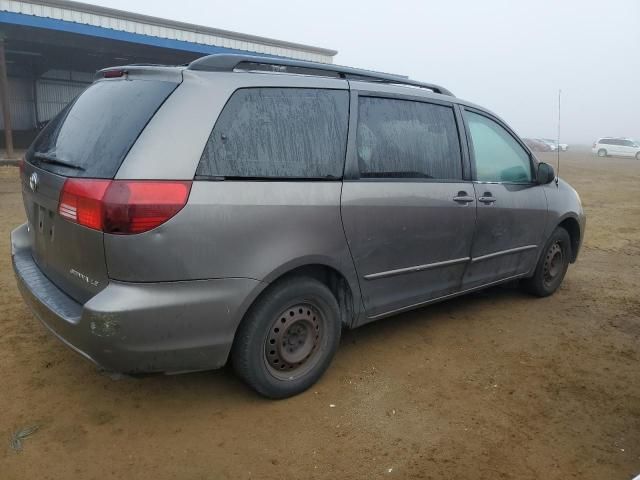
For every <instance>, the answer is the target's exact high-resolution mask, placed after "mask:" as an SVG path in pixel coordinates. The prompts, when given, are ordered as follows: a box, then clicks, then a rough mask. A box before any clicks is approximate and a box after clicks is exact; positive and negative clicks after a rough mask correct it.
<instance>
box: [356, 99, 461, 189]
mask: <svg viewBox="0 0 640 480" xmlns="http://www.w3.org/2000/svg"><path fill="white" fill-rule="evenodd" d="M357 146H358V164H359V166H360V176H361V177H362V178H428V179H441V180H458V179H461V178H462V162H461V154H460V142H459V139H458V129H457V126H456V121H455V116H454V113H453V109H452V108H451V107H448V106H443V105H437V104H431V103H422V102H414V101H410V100H395V99H389V98H377V97H360V99H359V103H358V131H357Z"/></svg>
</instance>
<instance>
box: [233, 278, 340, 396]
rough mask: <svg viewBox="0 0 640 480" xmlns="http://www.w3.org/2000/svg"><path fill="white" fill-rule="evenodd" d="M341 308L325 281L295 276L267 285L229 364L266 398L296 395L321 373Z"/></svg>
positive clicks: (337, 338) (332, 350)
mask: <svg viewBox="0 0 640 480" xmlns="http://www.w3.org/2000/svg"><path fill="white" fill-rule="evenodd" d="M340 333H341V322H340V309H339V307H338V302H337V301H336V298H335V297H334V295H333V294H332V293H331V290H329V288H327V286H326V285H324V284H323V283H321V282H319V281H317V280H315V279H312V278H308V277H295V278H289V279H285V280H282V281H280V282H277V283H276V284H274V285H273V286H271V287H269V290H268V291H266V292H265V293H264V294H263V295H262V296H261V297H260V298H259V299H258V301H257V302H256V304H255V305H254V306H253V307H252V308H251V310H250V311H249V313H248V314H247V316H246V317H245V319H244V320H243V321H242V324H241V325H240V328H239V329H238V332H237V334H236V338H235V341H234V345H233V350H232V353H231V355H232V356H231V360H232V363H233V367H234V369H235V371H236V373H237V374H238V376H240V377H241V378H242V379H243V380H244V381H245V382H246V383H247V384H248V385H249V386H250V387H252V388H253V389H254V390H256V391H257V392H258V393H260V394H261V395H264V396H266V397H269V398H286V397H290V396H293V395H297V394H298V393H301V392H303V391H305V390H306V389H307V388H309V387H310V386H311V385H313V384H314V383H315V382H316V381H318V379H319V378H320V377H321V376H322V374H323V373H324V372H325V370H326V369H327V367H328V366H329V364H330V363H331V360H332V359H333V356H334V354H335V352H336V349H337V348H338V344H339V342H340Z"/></svg>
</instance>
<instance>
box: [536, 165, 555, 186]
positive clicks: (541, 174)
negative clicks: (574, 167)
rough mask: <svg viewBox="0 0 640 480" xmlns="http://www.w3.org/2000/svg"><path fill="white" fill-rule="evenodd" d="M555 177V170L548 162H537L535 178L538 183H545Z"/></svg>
mask: <svg viewBox="0 0 640 480" xmlns="http://www.w3.org/2000/svg"><path fill="white" fill-rule="evenodd" d="M555 178H556V172H554V171H553V167H552V166H551V165H549V164H548V163H544V162H540V163H539V164H538V174H537V176H536V180H537V181H538V183H539V184H540V185H546V184H547V183H551V182H553V180H554V179H555Z"/></svg>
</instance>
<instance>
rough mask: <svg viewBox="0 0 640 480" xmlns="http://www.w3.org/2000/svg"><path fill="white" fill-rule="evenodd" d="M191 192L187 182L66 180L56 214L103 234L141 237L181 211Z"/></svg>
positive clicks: (189, 184) (189, 183)
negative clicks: (140, 235)
mask: <svg viewBox="0 0 640 480" xmlns="http://www.w3.org/2000/svg"><path fill="white" fill-rule="evenodd" d="M190 191H191V182H190V181H173V180H169V181H164V180H97V179H82V178H69V179H67V180H66V181H65V183H64V187H63V188H62V193H61V194H60V202H59V205H58V213H59V214H60V216H61V217H63V218H65V219H67V220H69V221H72V222H75V223H78V224H79V225H84V226H85V227H89V228H93V229H95V230H101V231H103V232H105V233H114V234H122V235H126V234H133V233H142V232H146V231H149V230H151V229H153V228H155V227H157V226H158V225H161V224H163V223H164V222H166V221H167V220H169V219H170V218H171V217H173V216H174V215H175V214H176V213H178V212H179V211H180V210H182V208H183V207H184V206H185V205H186V203H187V200H188V198H189V192H190Z"/></svg>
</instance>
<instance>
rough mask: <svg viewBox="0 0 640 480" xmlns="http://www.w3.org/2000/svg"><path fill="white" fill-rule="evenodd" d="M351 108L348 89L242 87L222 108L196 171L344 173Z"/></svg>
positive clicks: (213, 173) (322, 175)
mask: <svg viewBox="0 0 640 480" xmlns="http://www.w3.org/2000/svg"><path fill="white" fill-rule="evenodd" d="M348 109H349V97H348V93H347V92H346V91H342V90H320V89H306V88H246V89H241V90H238V91H236V92H235V93H234V94H233V96H232V97H231V98H230V99H229V101H228V102H227V105H226V106H225V107H224V110H223V111H222V113H221V114H220V117H219V118H218V121H217V122H216V125H215V127H214V128H213V131H212V132H211V135H210V137H209V140H208V141H207V145H206V147H205V149H204V152H203V153H202V158H201V160H200V165H199V166H198V170H197V172H196V174H197V175H206V176H216V177H217V176H219V177H241V178H264V177H271V178H340V177H341V176H342V170H343V164H344V156H345V148H346V143H347V117H348Z"/></svg>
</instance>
